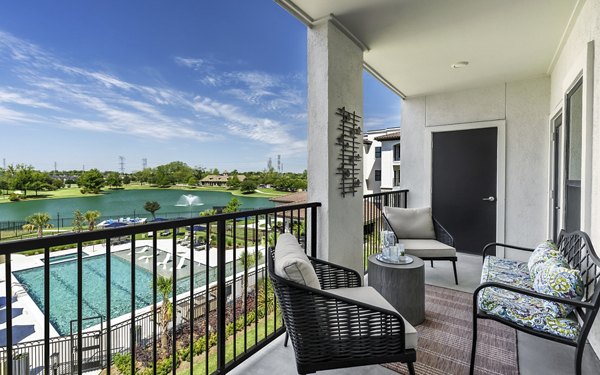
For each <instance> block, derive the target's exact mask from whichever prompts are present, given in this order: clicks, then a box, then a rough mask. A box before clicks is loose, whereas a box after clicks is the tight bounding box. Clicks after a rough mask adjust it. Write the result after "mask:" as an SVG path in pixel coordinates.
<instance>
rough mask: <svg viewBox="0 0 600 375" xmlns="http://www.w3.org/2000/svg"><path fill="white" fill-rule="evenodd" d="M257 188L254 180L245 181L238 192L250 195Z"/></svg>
mask: <svg viewBox="0 0 600 375" xmlns="http://www.w3.org/2000/svg"><path fill="white" fill-rule="evenodd" d="M257 188H258V183H256V181H254V180H250V179H245V180H244V182H242V184H241V185H240V191H241V192H242V194H251V193H254V191H255V190H256V189H257Z"/></svg>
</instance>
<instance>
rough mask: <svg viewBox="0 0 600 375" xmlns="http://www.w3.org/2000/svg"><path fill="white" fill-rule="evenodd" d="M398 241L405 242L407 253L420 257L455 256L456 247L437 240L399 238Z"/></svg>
mask: <svg viewBox="0 0 600 375" xmlns="http://www.w3.org/2000/svg"><path fill="white" fill-rule="evenodd" d="M398 243H401V244H404V251H406V254H409V255H414V256H417V257H419V258H423V257H425V258H446V257H455V256H456V249H455V248H453V247H452V246H448V245H446V244H445V243H441V242H440V241H436V240H415V239H410V238H408V239H407V238H399V239H398Z"/></svg>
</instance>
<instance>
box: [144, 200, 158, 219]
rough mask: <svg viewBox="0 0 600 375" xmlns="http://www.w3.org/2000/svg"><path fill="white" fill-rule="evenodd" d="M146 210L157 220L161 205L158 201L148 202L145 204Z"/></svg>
mask: <svg viewBox="0 0 600 375" xmlns="http://www.w3.org/2000/svg"><path fill="white" fill-rule="evenodd" d="M144 210H146V211H148V212H150V213H151V214H152V218H153V219H156V214H155V212H156V211H158V210H160V203H158V202H157V201H147V202H146V204H144Z"/></svg>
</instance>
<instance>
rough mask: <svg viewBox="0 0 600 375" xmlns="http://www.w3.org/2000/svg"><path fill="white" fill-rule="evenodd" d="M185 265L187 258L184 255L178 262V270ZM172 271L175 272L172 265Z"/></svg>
mask: <svg viewBox="0 0 600 375" xmlns="http://www.w3.org/2000/svg"><path fill="white" fill-rule="evenodd" d="M184 265H185V258H184V257H180V258H179V263H177V270H180V269H182V268H183V266H184ZM171 272H173V267H171Z"/></svg>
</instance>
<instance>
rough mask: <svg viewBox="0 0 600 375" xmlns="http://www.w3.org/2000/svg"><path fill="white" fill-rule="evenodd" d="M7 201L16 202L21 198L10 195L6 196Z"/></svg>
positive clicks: (16, 195)
mask: <svg viewBox="0 0 600 375" xmlns="http://www.w3.org/2000/svg"><path fill="white" fill-rule="evenodd" d="M8 200H9V201H11V202H18V201H20V200H21V196H20V195H19V194H15V193H10V195H9V196H8Z"/></svg>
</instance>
